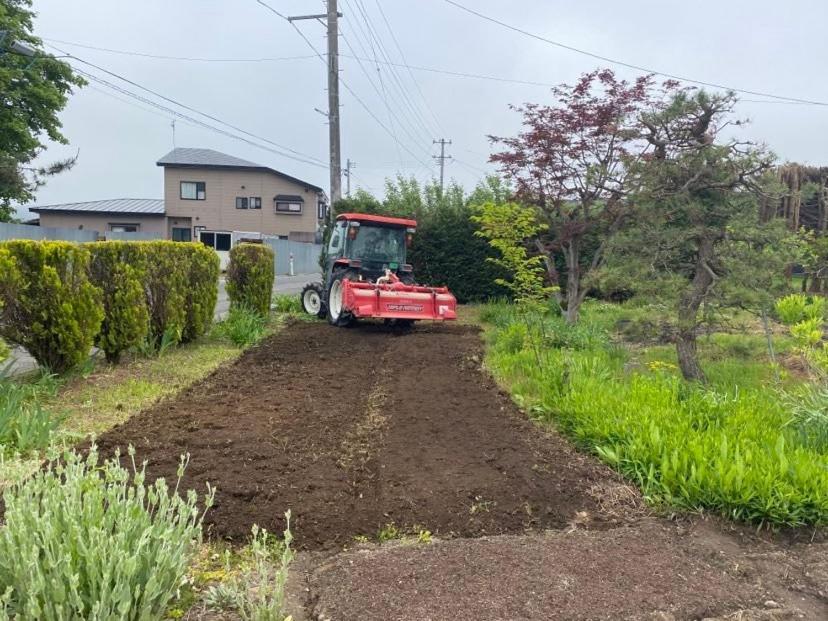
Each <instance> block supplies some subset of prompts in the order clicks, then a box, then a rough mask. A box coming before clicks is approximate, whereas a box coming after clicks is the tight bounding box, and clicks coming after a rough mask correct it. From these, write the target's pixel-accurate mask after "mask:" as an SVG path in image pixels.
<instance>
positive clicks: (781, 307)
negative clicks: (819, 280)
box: [776, 293, 808, 326]
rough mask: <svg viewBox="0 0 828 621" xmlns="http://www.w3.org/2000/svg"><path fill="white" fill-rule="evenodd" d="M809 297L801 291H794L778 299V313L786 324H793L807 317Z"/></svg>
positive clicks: (780, 319)
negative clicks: (806, 310)
mask: <svg viewBox="0 0 828 621" xmlns="http://www.w3.org/2000/svg"><path fill="white" fill-rule="evenodd" d="M807 306H808V298H807V297H806V296H804V295H802V294H801V293H792V294H790V295H786V296H785V297H783V298H780V299H779V300H777V301H776V314H777V316H778V317H779V321H781V322H782V323H784V324H785V325H788V326H790V325H793V324H795V323H799V322H800V321H802V320H803V319H805V308H806V307H807Z"/></svg>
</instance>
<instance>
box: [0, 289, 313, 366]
mask: <svg viewBox="0 0 828 621" xmlns="http://www.w3.org/2000/svg"><path fill="white" fill-rule="evenodd" d="M318 280H321V276H320V275H319V274H297V275H296V276H277V277H276V282H275V283H273V295H299V293H300V292H301V291H302V288H303V287H304V286H305V285H306V284H307V283H309V282H314V281H318ZM225 285H226V283H225V279H224V276H222V277H221V278H219V293H218V301H217V302H216V314H215V317H216V319H221V318H222V317H224V316H225V315H226V314H227V311H228V310H229V308H230V299H229V298H228V297H227V289H226V286H225ZM10 362H11V367H10V368H9V371H8V375H9V376H15V375H21V374H23V373H28V372H30V371H33V370H34V369H36V368H37V364H36V363H35V361H34V358H32V357H31V356H30V355H29V354H28V353H27V352H26V350H25V349H23V348H21V347H16V348H14V349H13V350H12V353H11V356H10V358H9V359H8V360H5V361H3V366H2V367H0V369H2V368H5V367H6V365H8V364H9V363H10Z"/></svg>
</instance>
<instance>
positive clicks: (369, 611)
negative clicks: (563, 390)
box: [98, 323, 828, 621]
mask: <svg viewBox="0 0 828 621" xmlns="http://www.w3.org/2000/svg"><path fill="white" fill-rule="evenodd" d="M98 444H99V446H100V447H101V449H102V450H103V451H104V452H105V453H110V452H111V451H112V450H114V448H115V447H116V446H120V447H122V448H123V447H126V446H127V445H129V444H132V445H133V446H135V448H136V450H137V454H138V457H139V458H140V459H145V460H147V461H148V463H149V466H148V473H149V475H150V476H164V477H167V478H168V479H172V478H173V477H175V472H176V469H177V466H178V462H179V458H180V456H181V455H182V454H183V453H189V454H190V456H191V461H190V465H189V468H188V469H187V472H186V475H185V480H184V482H183V485H184V487H185V488H194V489H196V490H198V491H200V492H203V491H205V490H206V486H207V483H208V482H209V483H210V484H211V485H213V486H215V487H216V488H217V490H218V491H217V495H216V504H215V506H214V508H213V509H211V510H210V512H209V513H208V516H207V522H208V527H209V530H210V534H211V536H213V537H222V538H228V539H231V540H233V541H238V542H243V541H245V540H246V538H247V537H248V535H249V532H250V527H251V526H252V525H253V524H254V523H255V524H259V525H262V526H265V527H267V528H268V529H270V530H274V531H278V530H280V529H281V528H282V527H283V526H284V523H283V519H282V515H283V513H284V512H285V511H286V510H287V509H290V510H291V511H292V514H293V522H292V530H293V532H294V534H295V537H296V544H297V547H299V548H300V549H302V550H304V551H305V552H303V553H302V554H301V555H300V556H299V558H298V559H297V561H296V563H295V565H294V567H293V569H292V570H291V601H292V606H293V610H292V612H293V614H294V619H295V620H296V621H303V620H307V621H310V620H314V621H316V620H322V619H324V620H331V621H332V620H336V621H340V620H351V619H354V620H357V619H358V620H360V621H372V620H377V621H385V620H391V619H393V620H409V619H410V620H412V621H413V620H415V619H416V620H418V621H423V620H433V621H442V620H460V619H468V620H474V621H482V620H492V621H494V620H499V619H526V620H533V621H535V620H536V621H541V620H545V619H565V620H569V619H652V620H655V619H658V620H661V621H670V620H677V619H701V618H711V619H712V618H715V619H721V620H725V619H740V620H742V621H750V620H752V619H754V620H756V619H825V618H828V544H826V543H824V533H823V534H822V535H821V536H822V537H823V538H822V541H823V543H816V544H812V545H810V544H808V543H807V542H793V543H791V542H789V543H781V542H779V541H778V540H774V539H773V538H767V537H765V538H759V537H756V536H755V535H752V534H750V533H749V531H747V530H746V529H740V530H734V529H731V528H730V527H729V526H727V525H721V524H720V523H719V522H717V521H712V522H707V521H704V520H691V521H678V522H673V521H668V520H666V519H661V518H655V517H653V516H651V515H649V514H648V511H647V509H646V508H645V507H644V505H643V503H642V501H641V498H640V496H639V495H638V493H637V492H636V491H635V490H633V489H632V488H631V487H629V486H627V485H625V484H624V483H623V481H621V480H620V479H619V478H618V477H617V476H616V475H615V474H614V473H613V472H612V471H610V470H609V469H607V468H606V467H604V466H603V465H602V464H600V463H599V462H598V461H596V460H595V459H593V458H591V457H589V456H585V455H583V454H580V453H578V452H576V451H575V450H574V449H573V448H572V447H571V445H570V444H569V443H568V442H567V441H565V440H563V439H562V438H561V437H560V436H558V435H557V434H555V433H554V432H551V431H544V430H542V429H541V428H540V427H538V426H536V425H535V424H533V423H531V422H530V421H528V420H527V418H526V417H525V415H524V414H522V413H521V412H520V411H519V410H517V408H516V407H515V406H514V405H513V404H512V403H511V401H510V400H509V399H508V398H507V397H506V396H505V395H503V394H502V393H501V392H500V391H499V390H498V388H497V386H496V385H495V384H494V383H493V382H492V380H491V379H490V377H489V376H488V375H487V374H486V373H485V372H484V371H483V369H482V343H481V340H480V334H479V331H478V330H477V329H476V328H472V327H467V326H460V325H450V326H444V325H435V326H431V325H420V326H417V327H416V328H415V329H414V330H413V331H411V332H407V333H394V332H390V331H388V330H385V329H384V328H382V327H381V326H377V325H361V326H358V327H355V328H351V329H334V328H331V327H329V326H327V325H325V324H322V323H297V324H294V325H292V326H290V327H289V328H287V329H285V330H284V331H282V332H281V333H280V334H278V335H276V336H274V337H272V338H270V339H268V340H267V341H265V342H264V343H263V344H262V345H260V346H259V347H256V348H254V349H252V350H250V351H249V352H247V353H246V354H245V355H244V356H242V357H241V358H240V359H239V360H238V361H237V362H235V363H234V364H232V365H230V366H228V367H225V368H222V369H219V370H218V371H217V372H216V373H214V374H213V375H212V376H210V377H209V378H207V379H206V380H204V381H203V382H201V383H199V384H197V385H195V386H194V387H192V388H191V389H189V390H188V391H186V392H185V393H183V394H182V395H180V396H179V397H177V398H176V399H173V400H168V401H164V402H161V403H159V404H158V405H156V406H155V407H154V408H152V409H151V410H148V411H146V412H144V413H142V414H140V415H138V416H136V417H134V418H132V419H130V420H129V421H128V422H127V423H125V424H124V425H121V426H120V427H118V428H116V429H114V430H112V431H111V432H109V433H107V434H105V435H104V436H102V437H101V438H99V440H98ZM388 525H393V527H394V529H396V534H397V535H399V534H403V533H417V532H419V531H421V530H429V531H431V533H432V534H433V536H434V543H411V542H412V541H416V538H412V539H410V540H409V543H408V544H402V545H401V544H398V543H389V544H385V545H381V546H378V545H376V544H361V543H357V539H358V540H360V541H362V540H364V539H363V538H367V539H368V540H371V541H376V540H377V538H378V533H379V531H380V530H381V529H384V531H385V533H386V534H392V530H394V529H390V528H389V527H388ZM801 534H802V533H800V535H801ZM799 539H802V537H801V536H800V537H799ZM346 548H348V549H347V550H345V549H346ZM343 550H344V551H343ZM204 618H214V617H210V616H209V615H207V616H206V617H204Z"/></svg>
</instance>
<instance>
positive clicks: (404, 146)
mask: <svg viewBox="0 0 828 621" xmlns="http://www.w3.org/2000/svg"><path fill="white" fill-rule="evenodd" d="M256 2H257V3H258V4H260V5H262V6H263V7H264V8H266V9H268V10H269V11H271V12H272V13H274V14H275V15H278V16H279V17H281V18H282V19H284V20H285V21H287V22H288V23H289V24H290V25H291V26H293V28H294V30H296V32H298V33H299V36H300V37H302V39H303V40H304V41H305V43H306V44H307V45H308V46H309V47H310V48H311V49H312V50H313V51H314V53H315V54H316V56H318V57H319V59H320V60H321V61H322V62H323V63H325V66H326V67H327V65H328V62H327V61H326V60H325V57H324V56H323V55H322V54H321V53H320V52H319V50H317V49H316V46H315V45H314V44H313V43H311V41H310V39H308V38H307V37H306V36H305V33H303V32H302V31H301V30H300V29H299V27H298V26H296V24H294V23H293V22H291V21H290V20H288V18H287V17H286V16H285V15H283V14H282V13H280V12H279V11H277V10H276V9H274V8H273V7H272V6H270V5H269V4H267V3H266V2H264V1H263V0H256ZM339 81H340V83H341V84H342V86H343V87H344V88H345V90H347V91H348V92H349V93H350V94H351V96H352V97H353V98H354V99H356V101H357V103H359V105H360V106H362V107H363V108H364V109H365V111H366V112H367V113H368V114H369V115H370V116H371V118H373V119H374V121H376V123H377V125H379V126H380V127H381V128H382V129H383V130H384V131H385V132H386V133H387V134H388V135H389V136H391V138H393V139H394V140H395V141H396V142H397V144H399V145H400V146H401V147H402V148H403V149H404V150H405V151H406V152H407V153H408V154H409V155H411V156H412V157H413V158H414V159H415V160H417V161H418V162H420V163H421V164H422V165H423V166H425V167H426V168H427V169H429V166H428V164H426V163H425V162H424V161H423V160H421V159H420V158H419V157H418V156H417V154H416V153H414V152H413V151H412V150H411V149H409V148H408V146H406V145H405V144H403V143H401V142H400V141H399V140H398V139H397V137H396V136H395V135H394V134H393V132H391V130H389V129H388V127H387V126H386V125H385V123H383V122H382V121H381V120H380V119H379V118H378V117H377V115H376V114H374V112H373V111H372V110H371V109H370V108H369V107H368V106H367V104H366V103H365V102H364V101H362V98H361V97H359V95H357V94H356V93H355V92H354V90H353V89H352V88H351V87H350V86H349V85H348V83H347V82H346V81H345V80H344V79H343V78H342V77H340V78H339Z"/></svg>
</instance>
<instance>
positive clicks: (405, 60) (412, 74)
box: [374, 0, 445, 133]
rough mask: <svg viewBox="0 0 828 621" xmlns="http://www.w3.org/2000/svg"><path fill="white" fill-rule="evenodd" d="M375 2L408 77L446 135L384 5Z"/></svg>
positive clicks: (375, 0) (438, 127) (377, 0)
mask: <svg viewBox="0 0 828 621" xmlns="http://www.w3.org/2000/svg"><path fill="white" fill-rule="evenodd" d="M374 2H375V3H376V5H377V8H378V9H379V12H380V16H381V17H382V21H383V22H385V27H386V28H387V29H388V32H389V33H390V34H391V40H392V41H393V42H394V45H395V46H396V48H397V51H398V52H399V53H400V58H402V61H403V64H404V65H405V67H406V69H408V75H409V76H411V81H412V82H414V86H415V87H416V88H417V92H418V93H419V94H420V98H421V99H422V100H423V103H424V104H425V106H426V109H427V110H428V111H429V113H431V117H432V118H433V119H434V121H435V123H437V129H439V130H440V132H441V133H445V130H444V128H443V125H442V124H441V123H440V119H439V118H437V115H436V114H435V113H434V109H433V108H432V107H431V104H430V103H428V98H426V96H425V94H423V89H422V88H420V83H419V82H417V78H415V77H414V73H413V72H412V71H411V67H409V66H408V60H407V59H406V57H405V52H403V50H402V46H401V45H400V42H399V41H398V40H397V36H396V35H395V34H394V29H393V28H391V22H389V21H388V18H387V17H386V16H385V11H383V9H382V4H381V3H380V1H379V0H374Z"/></svg>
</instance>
